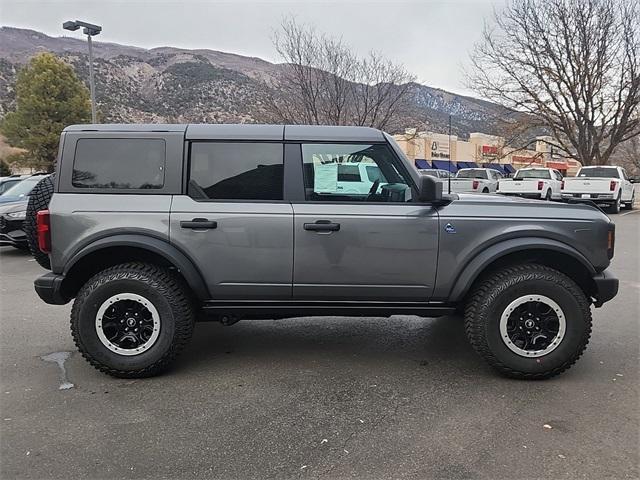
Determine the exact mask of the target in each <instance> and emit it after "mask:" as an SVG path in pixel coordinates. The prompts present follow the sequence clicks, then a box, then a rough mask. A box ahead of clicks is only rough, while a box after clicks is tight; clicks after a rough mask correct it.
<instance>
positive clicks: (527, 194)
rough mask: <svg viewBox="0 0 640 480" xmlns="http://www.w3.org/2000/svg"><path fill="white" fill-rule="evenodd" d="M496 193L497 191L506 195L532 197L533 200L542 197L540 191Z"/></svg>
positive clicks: (501, 193)
mask: <svg viewBox="0 0 640 480" xmlns="http://www.w3.org/2000/svg"><path fill="white" fill-rule="evenodd" d="M496 193H498V194H500V195H506V196H507V197H522V198H532V199H534V200H540V199H541V198H542V192H501V191H497V192H496Z"/></svg>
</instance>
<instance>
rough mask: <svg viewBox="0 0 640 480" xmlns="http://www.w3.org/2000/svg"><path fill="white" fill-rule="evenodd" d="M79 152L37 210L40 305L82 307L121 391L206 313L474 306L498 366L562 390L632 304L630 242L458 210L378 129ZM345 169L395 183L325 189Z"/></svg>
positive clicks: (218, 128)
mask: <svg viewBox="0 0 640 480" xmlns="http://www.w3.org/2000/svg"><path fill="white" fill-rule="evenodd" d="M61 145H62V147H61V156H60V160H59V161H58V166H57V173H56V176H55V179H52V178H53V177H50V178H47V179H45V180H44V181H43V182H41V183H40V184H39V185H38V186H37V187H36V188H35V189H34V192H33V193H32V195H31V197H30V199H29V205H28V212H30V213H29V214H28V218H27V222H31V221H34V222H35V223H37V241H38V246H39V249H40V251H41V252H45V253H47V254H48V257H47V260H48V262H49V263H48V264H46V263H45V262H41V263H42V264H44V265H46V266H49V267H50V268H51V272H50V273H47V274H46V275H43V276H41V277H39V278H38V279H36V280H35V289H36V292H37V293H38V295H39V296H40V298H42V300H44V301H45V302H47V303H49V304H65V303H67V302H69V301H70V300H72V299H74V298H75V301H74V304H73V308H72V309H71V331H72V335H73V339H74V341H75V343H76V345H77V347H78V349H79V350H80V352H81V353H82V355H83V356H84V357H85V358H86V359H87V360H88V361H89V362H90V363H91V364H92V365H93V366H94V367H96V368H98V369H99V370H101V371H103V372H105V373H108V374H110V375H114V376H117V377H127V378H131V377H142V376H149V375H154V374H157V373H159V372H161V371H163V370H164V369H166V368H167V367H168V366H169V365H170V364H171V363H172V361H173V360H174V358H175V357H176V355H178V353H179V352H180V351H181V350H183V348H184V347H185V345H186V344H187V342H188V341H189V338H190V337H191V334H192V332H193V326H194V322H195V320H196V318H202V317H203V316H205V315H208V316H209V317H210V318H212V319H217V320H219V321H221V322H222V323H224V324H226V325H230V324H232V323H234V322H236V321H237V320H239V319H242V318H246V319H250V318H286V317H294V316H299V317H307V316H313V315H320V316H326V315H351V316H353V315H360V316H371V317H379V316H389V315H394V314H415V315H422V316H427V317H434V316H444V315H448V314H452V313H454V312H455V311H456V310H459V309H464V312H465V314H464V315H465V319H464V322H465V330H466V333H467V336H468V338H469V341H470V342H471V344H472V345H473V347H474V348H475V349H476V351H477V352H478V353H479V354H480V355H481V356H482V357H483V358H484V359H485V360H486V361H487V362H488V363H489V364H490V365H492V366H493V367H494V368H496V369H497V370H498V371H500V372H501V373H503V374H505V375H507V376H511V377H517V378H525V379H541V378H547V377H551V376H553V375H557V374H559V373H561V372H563V371H564V370H566V369H567V368H569V367H570V366H571V365H572V364H573V363H574V362H575V361H576V360H577V359H578V358H579V357H580V355H581V354H582V352H583V351H584V349H585V348H586V345H587V343H588V341H589V336H590V334H591V323H592V321H591V310H590V307H591V305H592V304H593V305H595V306H596V307H599V306H601V305H602V304H603V303H604V302H606V301H608V300H610V299H611V298H613V297H614V296H615V295H616V293H617V289H618V280H617V279H616V278H615V277H614V276H613V275H612V274H611V273H610V271H609V270H608V269H607V267H608V266H609V264H610V261H611V258H612V257H613V253H614V240H615V236H614V233H615V227H614V224H613V223H612V222H611V221H610V220H609V218H608V217H607V216H606V215H604V214H603V213H602V212H601V211H599V210H598V209H596V208H594V207H592V206H589V205H583V204H578V205H572V204H565V203H551V202H549V203H541V202H537V201H533V200H526V199H520V198H519V199H513V198H508V197H501V196H498V195H494V196H485V197H482V196H479V195H465V194H452V195H444V194H443V193H442V184H441V183H439V182H437V181H435V180H434V179H433V178H432V177H430V176H428V175H419V174H418V173H417V171H416V170H415V169H414V168H413V166H412V164H411V162H410V161H409V160H408V159H407V158H406V156H405V155H404V153H403V152H402V150H401V149H400V147H399V146H398V145H397V144H396V142H395V141H394V140H393V138H392V137H391V136H389V135H387V134H385V133H383V132H381V131H379V130H375V129H370V128H364V127H325V126H300V125H296V126H289V125H287V126H277V125H77V126H71V127H67V128H66V129H65V130H64V132H63V133H62V137H61ZM336 159H342V161H347V162H349V161H352V160H354V159H358V160H359V161H360V162H361V165H366V166H368V165H375V166H377V167H378V168H379V169H380V178H378V179H375V180H374V181H373V184H372V183H371V177H369V176H368V175H366V176H365V175H363V172H362V170H361V168H359V169H358V173H359V174H360V179H361V182H360V183H362V184H363V187H362V188H355V189H354V193H347V192H345V191H337V190H332V189H327V188H325V187H326V183H324V182H323V181H318V178H317V176H318V175H319V176H320V177H321V179H322V178H328V177H329V174H327V173H326V171H325V169H324V165H325V164H326V163H327V162H333V161H334V160H336ZM365 170H366V168H365ZM472 173H473V172H472ZM325 174H326V177H325ZM496 177H497V176H496ZM331 178H332V179H333V177H331ZM331 181H332V182H333V180H331ZM376 182H378V183H379V186H380V188H373V186H374V185H375V183H376ZM327 183H328V182H327ZM364 192H366V193H364ZM36 212H37V213H36ZM34 216H35V220H34V218H33V217H34ZM32 233H33V231H32V230H30V233H29V235H31V234H32ZM39 261H41V260H39ZM436 272H437V275H436ZM443 321H446V320H443Z"/></svg>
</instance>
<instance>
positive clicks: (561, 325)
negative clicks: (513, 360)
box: [500, 295, 567, 358]
mask: <svg viewBox="0 0 640 480" xmlns="http://www.w3.org/2000/svg"><path fill="white" fill-rule="evenodd" d="M527 304H534V305H544V308H545V309H546V308H548V309H549V312H551V313H552V314H553V316H555V317H557V323H558V325H557V332H554V333H555V335H554V336H553V337H552V338H549V337H550V335H549V334H548V332H547V336H545V337H544V343H545V346H544V348H540V349H536V348H521V347H520V346H519V345H518V342H517V341H514V340H515V338H514V334H513V332H512V331H511V330H510V329H509V328H508V327H509V326H510V325H512V322H513V321H514V318H513V315H514V314H516V315H517V314H518V312H519V309H521V308H522V307H523V306H525V305H527ZM527 320H528V319H527V318H526V317H524V320H523V317H519V318H516V319H515V321H516V322H517V321H524V322H527ZM531 320H532V323H531V324H530V325H531V327H530V328H531V329H530V330H529V332H534V333H533V335H535V334H536V333H535V332H536V331H535V327H536V325H537V323H536V322H540V318H537V320H536V317H535V316H533V318H532V319H531ZM518 328H520V327H518ZM566 330H567V322H566V317H565V315H564V312H563V311H562V309H561V308H560V305H558V304H557V303H556V302H554V301H553V300H551V299H550V298H549V297H546V296H544V295H523V296H521V297H519V298H517V299H515V300H514V301H513V302H511V303H510V304H509V305H507V308H505V309H504V312H502V316H501V317H500V338H502V341H503V342H504V344H505V345H506V346H507V348H509V350H511V351H512V352H514V353H515V354H517V355H519V356H521V357H526V358H537V357H542V356H544V355H548V354H549V353H551V352H552V351H554V350H555V349H556V348H558V347H559V346H560V343H562V339H563V338H564V335H565V332H566ZM525 333H527V334H528V332H525ZM540 338H541V339H542V337H540ZM534 343H535V342H534Z"/></svg>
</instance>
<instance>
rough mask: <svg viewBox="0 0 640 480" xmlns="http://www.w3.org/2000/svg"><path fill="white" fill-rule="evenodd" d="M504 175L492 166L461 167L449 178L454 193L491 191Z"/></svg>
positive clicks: (494, 189) (493, 190)
mask: <svg viewBox="0 0 640 480" xmlns="http://www.w3.org/2000/svg"><path fill="white" fill-rule="evenodd" d="M502 178H504V175H503V174H502V173H500V172H499V171H498V170H494V169H493V168H462V169H460V170H458V173H456V176H455V178H452V179H451V191H452V192H455V193H470V192H471V193H491V192H495V191H496V189H497V187H498V181H499V180H501V179H502Z"/></svg>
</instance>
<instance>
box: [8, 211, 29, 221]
mask: <svg viewBox="0 0 640 480" xmlns="http://www.w3.org/2000/svg"><path fill="white" fill-rule="evenodd" d="M6 215H7V217H9V218H13V219H15V220H20V219H23V220H24V219H25V218H27V211H26V210H20V211H19V212H11V213H7V214H6Z"/></svg>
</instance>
